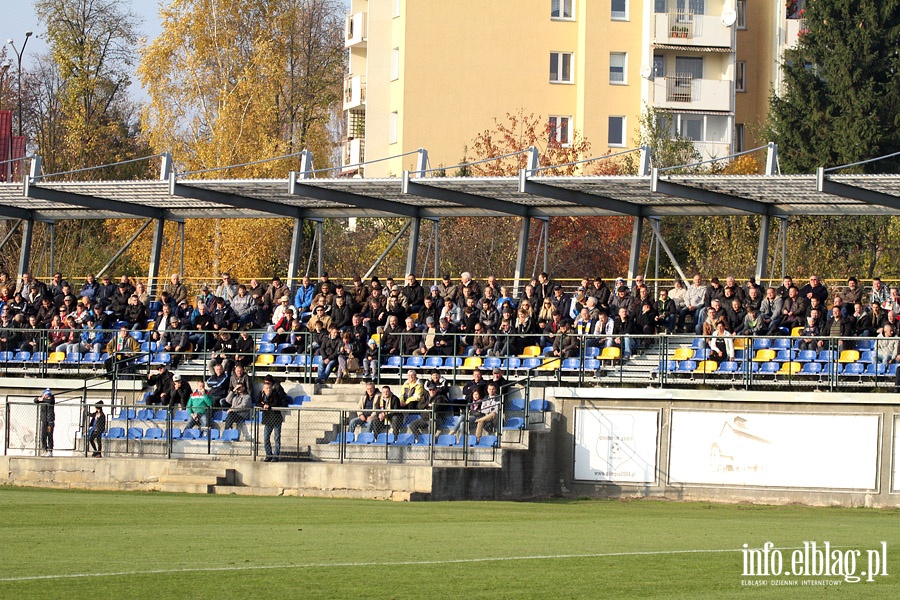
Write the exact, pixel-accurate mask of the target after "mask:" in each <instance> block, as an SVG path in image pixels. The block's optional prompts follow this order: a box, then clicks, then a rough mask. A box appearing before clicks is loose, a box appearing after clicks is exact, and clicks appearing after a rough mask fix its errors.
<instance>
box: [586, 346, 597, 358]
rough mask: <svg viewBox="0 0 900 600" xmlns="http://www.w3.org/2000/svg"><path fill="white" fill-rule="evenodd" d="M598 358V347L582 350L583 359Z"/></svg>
mask: <svg viewBox="0 0 900 600" xmlns="http://www.w3.org/2000/svg"><path fill="white" fill-rule="evenodd" d="M598 356H600V347H599V346H588V347H587V348H585V349H584V357H585V358H597V357H598Z"/></svg>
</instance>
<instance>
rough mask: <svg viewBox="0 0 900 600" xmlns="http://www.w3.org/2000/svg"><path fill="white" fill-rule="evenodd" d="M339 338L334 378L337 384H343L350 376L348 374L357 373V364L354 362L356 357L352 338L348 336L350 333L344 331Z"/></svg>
mask: <svg viewBox="0 0 900 600" xmlns="http://www.w3.org/2000/svg"><path fill="white" fill-rule="evenodd" d="M340 336H341V349H340V352H339V353H338V358H337V360H338V367H337V376H336V377H337V382H338V383H343V382H344V381H345V380H346V379H347V378H348V377H349V376H350V373H356V372H357V371H359V362H358V361H357V360H356V356H354V352H353V337H352V336H351V335H350V332H348V331H345V332H344V333H342V334H340Z"/></svg>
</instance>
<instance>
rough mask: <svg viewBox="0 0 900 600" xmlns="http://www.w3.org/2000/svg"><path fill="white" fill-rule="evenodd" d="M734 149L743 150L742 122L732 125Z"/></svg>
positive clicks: (736, 150)
mask: <svg viewBox="0 0 900 600" xmlns="http://www.w3.org/2000/svg"><path fill="white" fill-rule="evenodd" d="M734 151H735V152H743V151H744V124H743V123H738V124H737V125H735V126H734Z"/></svg>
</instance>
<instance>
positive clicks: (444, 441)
mask: <svg viewBox="0 0 900 600" xmlns="http://www.w3.org/2000/svg"><path fill="white" fill-rule="evenodd" d="M434 445H435V446H456V445H457V442H456V436H455V435H450V434H449V433H445V434H442V435H439V436H438V438H437V441H436V442H435V443H434Z"/></svg>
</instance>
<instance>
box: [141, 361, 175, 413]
mask: <svg viewBox="0 0 900 600" xmlns="http://www.w3.org/2000/svg"><path fill="white" fill-rule="evenodd" d="M147 384H148V385H152V386H155V388H154V390H153V391H152V392H151V393H149V394H147V397H146V399H145V401H146V403H147V404H148V405H152V404H164V405H166V406H169V405H170V404H172V394H173V393H174V392H175V382H174V380H173V379H172V373H171V371H169V369H168V368H167V367H166V365H159V366H158V367H157V372H156V374H155V375H152V374H151V375H148V376H147Z"/></svg>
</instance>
